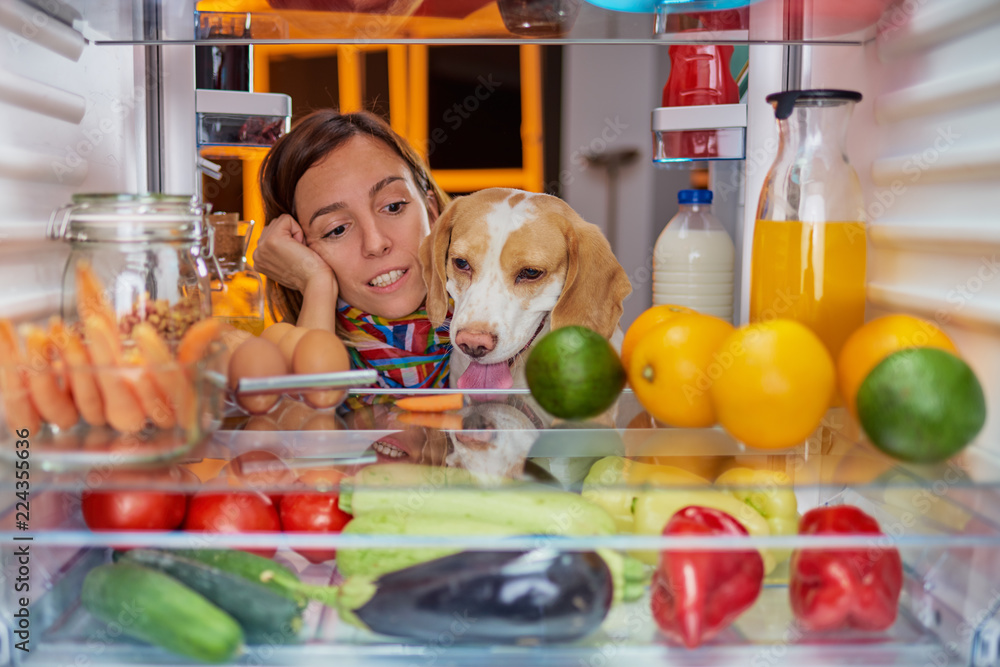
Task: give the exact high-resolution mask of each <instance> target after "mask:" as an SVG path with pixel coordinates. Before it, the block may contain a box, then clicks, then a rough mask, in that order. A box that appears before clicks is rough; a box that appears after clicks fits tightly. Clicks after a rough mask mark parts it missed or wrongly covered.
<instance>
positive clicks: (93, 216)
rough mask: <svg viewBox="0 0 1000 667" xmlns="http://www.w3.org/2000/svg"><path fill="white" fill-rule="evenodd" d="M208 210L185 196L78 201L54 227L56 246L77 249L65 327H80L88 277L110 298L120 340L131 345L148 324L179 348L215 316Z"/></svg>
mask: <svg viewBox="0 0 1000 667" xmlns="http://www.w3.org/2000/svg"><path fill="white" fill-rule="evenodd" d="M207 210H208V205H207V204H200V203H198V202H197V201H196V200H195V199H194V198H192V197H190V196H183V195H165V194H78V195H74V196H73V203H72V204H70V205H68V206H65V207H63V208H61V209H59V210H58V211H56V212H55V213H54V214H53V216H52V220H51V221H50V224H49V236H50V238H58V239H64V240H66V241H68V242H69V245H70V254H69V258H68V259H67V262H66V269H65V271H64V273H63V290H62V294H63V296H62V318H63V321H64V322H65V323H67V324H71V323H73V322H77V321H79V320H80V319H81V313H80V312H78V311H79V304H80V303H81V300H80V298H79V297H80V294H78V288H79V287H81V286H79V285H77V281H78V280H79V279H80V278H81V276H87V277H88V279H92V280H94V284H96V285H99V286H100V288H101V289H102V290H103V293H104V294H103V297H104V300H105V302H106V304H107V306H108V307H109V308H110V309H111V311H113V313H114V315H115V319H116V321H117V324H118V328H119V335H121V336H123V337H125V338H127V337H128V336H129V335H130V334H131V331H132V327H134V326H135V325H136V324H137V323H139V322H142V321H145V322H149V323H150V324H151V325H153V327H154V328H155V329H156V330H157V332H158V333H159V334H160V335H161V336H162V337H163V339H164V340H165V341H166V342H167V343H168V344H170V345H171V346H174V345H176V343H178V342H179V341H180V339H181V337H182V336H183V335H184V333H185V332H186V331H187V329H188V327H190V326H191V325H192V324H194V323H195V322H198V321H199V320H202V319H206V318H209V317H211V315H212V301H211V296H210V295H211V289H210V280H209V271H208V267H207V264H206V258H205V256H204V254H203V243H204V239H205V236H206V228H205V227H206V225H205V215H206V213H207ZM85 287H86V286H85ZM91 287H92V285H91Z"/></svg>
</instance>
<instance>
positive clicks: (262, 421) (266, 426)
mask: <svg viewBox="0 0 1000 667" xmlns="http://www.w3.org/2000/svg"><path fill="white" fill-rule="evenodd" d="M243 430H244V431H280V430H281V427H280V426H278V422H276V421H274V419H272V418H271V415H254V416H252V417H250V419H248V420H247V422H246V424H244V425H243Z"/></svg>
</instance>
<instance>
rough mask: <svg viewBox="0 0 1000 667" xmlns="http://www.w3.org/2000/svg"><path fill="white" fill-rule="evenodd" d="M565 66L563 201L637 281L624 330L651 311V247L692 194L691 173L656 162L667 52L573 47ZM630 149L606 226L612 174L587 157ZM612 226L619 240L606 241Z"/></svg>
mask: <svg viewBox="0 0 1000 667" xmlns="http://www.w3.org/2000/svg"><path fill="white" fill-rule="evenodd" d="M563 63H564V64H563V102H562V104H563V110H562V111H563V113H562V116H563V127H562V155H561V163H562V166H561V173H560V181H561V182H562V185H563V198H564V199H565V200H566V202H567V203H569V204H570V205H571V206H572V207H573V208H574V209H576V211H577V212H578V213H580V215H582V216H583V217H584V219H586V220H588V221H589V222H593V223H594V224H596V225H598V226H600V227H601V229H602V230H604V232H605V235H606V236H609V241H610V243H611V246H612V248H613V249H614V250H615V254H616V255H617V257H618V260H619V261H620V262H621V264H622V266H623V267H624V268H625V271H626V272H627V273H628V275H629V277H630V278H631V280H632V288H633V293H632V294H631V295H630V296H629V298H628V299H627V300H626V302H625V313H624V314H623V315H622V319H621V327H622V329H626V328H627V327H628V325H629V324H630V323H631V322H632V320H634V319H635V318H636V316H638V315H639V314H640V313H641V312H642V311H643V310H645V309H646V308H648V307H649V306H650V305H651V304H652V254H653V244H654V243H655V242H656V237H657V236H658V235H659V233H660V231H661V230H662V229H663V226H664V225H666V223H667V222H668V221H669V220H670V218H671V217H673V215H674V214H675V213H676V212H677V191H678V190H681V189H683V188H686V187H690V172H689V171H688V170H687V169H684V168H681V169H671V170H667V169H663V168H659V167H656V166H654V165H653V162H652V139H651V134H650V129H649V127H650V114H651V113H652V110H653V109H654V108H655V107H657V106H659V105H660V97H661V93H662V90H663V84H664V83H665V82H666V80H667V74H668V72H669V59H668V57H667V49H666V48H660V47H655V46H634V45H606V44H602V45H586V44H573V45H569V46H566V47H565V50H564V54H563ZM630 148H631V149H636V150H637V151H638V153H639V155H638V157H637V158H635V159H634V160H633V161H632V162H631V163H629V164H627V165H625V166H622V167H621V169H620V173H619V179H618V205H617V207H615V210H614V212H613V218H614V219H613V220H609V218H611V217H612V216H611V215H609V212H608V210H607V206H608V197H609V180H608V172H607V170H606V169H604V168H603V167H595V166H591V165H590V164H589V163H588V161H587V159H586V157H585V155H586V154H587V153H588V152H595V153H604V152H608V153H611V152H614V151H622V150H627V149H630ZM609 222H610V223H611V224H610V225H609ZM609 226H611V227H616V228H617V233H614V234H610V235H609V233H608V232H609Z"/></svg>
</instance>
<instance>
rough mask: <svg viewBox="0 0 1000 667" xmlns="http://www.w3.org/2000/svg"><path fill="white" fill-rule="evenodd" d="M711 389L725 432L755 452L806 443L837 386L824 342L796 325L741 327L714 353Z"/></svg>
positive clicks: (772, 323)
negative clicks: (752, 448)
mask: <svg viewBox="0 0 1000 667" xmlns="http://www.w3.org/2000/svg"><path fill="white" fill-rule="evenodd" d="M713 356H714V358H715V360H716V361H715V363H714V365H715V367H714V370H713V372H710V373H709V375H710V376H714V377H715V380H714V382H712V384H711V385H710V387H709V393H710V394H711V396H712V405H713V407H714V408H715V415H716V418H717V419H718V420H719V424H721V425H722V427H723V428H724V429H726V432H727V433H729V434H730V435H732V436H733V437H734V438H736V439H737V440H740V441H742V442H743V443H744V444H746V445H748V446H750V447H756V448H757V449H783V448H785V447H794V446H796V445H800V444H802V443H803V442H804V441H805V440H806V438H808V437H809V435H810V434H811V433H812V432H813V431H815V430H816V428H817V427H818V426H819V425H820V423H821V421H822V419H823V415H825V414H826V409H827V407H828V406H829V404H830V398H831V397H832V396H833V392H834V387H835V382H836V380H835V377H836V376H835V371H834V365H833V359H832V358H831V357H830V353H829V352H827V350H826V346H825V345H824V344H823V341H821V340H820V339H819V337H818V336H816V334H814V333H813V332H812V331H811V330H810V329H809V328H808V327H806V326H805V325H803V324H801V323H800V322H796V321H794V320H786V319H775V320H768V321H767V322H757V323H754V324H748V325H744V326H742V327H740V328H739V329H737V330H736V331H734V332H733V333H731V334H730V335H729V336H728V337H727V338H726V339H725V340H723V341H722V343H721V344H720V345H719V346H718V349H717V350H716V352H715V353H714V355H713Z"/></svg>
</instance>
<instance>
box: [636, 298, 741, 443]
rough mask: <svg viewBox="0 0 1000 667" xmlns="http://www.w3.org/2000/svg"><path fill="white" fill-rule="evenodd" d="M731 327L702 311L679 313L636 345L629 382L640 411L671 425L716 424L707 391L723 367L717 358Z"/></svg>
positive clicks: (702, 425) (649, 332)
mask: <svg viewBox="0 0 1000 667" xmlns="http://www.w3.org/2000/svg"><path fill="white" fill-rule="evenodd" d="M732 332H733V325H732V324H730V323H729V322H726V321H725V320H723V319H720V318H718V317H713V316H711V315H702V314H700V313H679V314H676V315H674V316H673V317H672V318H670V319H669V320H668V321H667V322H665V323H663V324H659V325H657V326H655V327H653V328H652V329H650V330H649V331H648V332H647V333H646V334H645V335H644V336H643V337H642V338H641V339H640V340H639V342H638V343H636V346H635V349H634V350H633V352H632V358H631V360H630V364H629V367H628V381H629V384H630V385H631V387H632V391H634V392H635V396H636V398H637V399H639V402H640V403H641V404H642V407H644V408H646V410H647V411H649V414H651V415H653V417H655V418H656V419H659V420H660V421H661V422H665V423H667V424H670V425H671V426H681V427H690V428H704V427H708V426H712V425H713V424H715V411H714V410H713V409H712V400H711V398H710V397H709V393H708V389H709V387H710V386H711V384H712V378H714V377H718V375H719V373H721V372H722V366H721V365H720V364H719V362H718V360H717V359H716V358H715V352H716V350H717V349H718V347H719V344H720V343H722V341H723V340H725V338H726V337H727V336H729V335H730V334H731V333H732Z"/></svg>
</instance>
